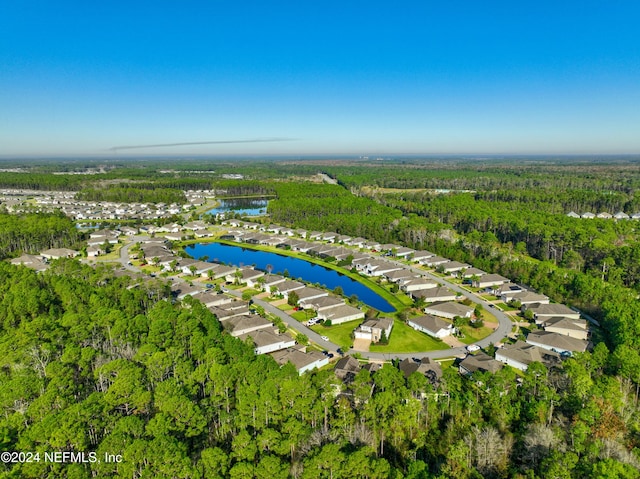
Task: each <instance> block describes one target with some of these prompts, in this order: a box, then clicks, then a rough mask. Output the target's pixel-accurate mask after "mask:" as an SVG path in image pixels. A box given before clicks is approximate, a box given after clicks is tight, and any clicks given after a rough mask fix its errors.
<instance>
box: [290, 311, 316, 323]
mask: <svg viewBox="0 0 640 479" xmlns="http://www.w3.org/2000/svg"><path fill="white" fill-rule="evenodd" d="M291 317H292V318H293V319H295V320H296V321H300V322H304V321H308V320H310V319H311V318H315V317H316V312H315V311H313V310H309V311H296V312H295V313H293V314H292V315H291Z"/></svg>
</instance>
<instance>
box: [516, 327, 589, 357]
mask: <svg viewBox="0 0 640 479" xmlns="http://www.w3.org/2000/svg"><path fill="white" fill-rule="evenodd" d="M527 343H529V344H533V345H534V346H539V347H541V348H543V349H548V350H549V351H555V352H556V353H560V354H571V353H584V352H585V351H586V350H587V346H588V345H589V342H588V341H585V340H583V339H576V338H572V337H571V336H565V335H563V334H558V333H553V332H551V331H532V332H531V333H529V335H528V336H527Z"/></svg>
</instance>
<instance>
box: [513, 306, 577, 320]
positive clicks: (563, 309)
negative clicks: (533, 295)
mask: <svg viewBox="0 0 640 479" xmlns="http://www.w3.org/2000/svg"><path fill="white" fill-rule="evenodd" d="M528 310H531V311H532V312H533V317H534V319H535V320H536V323H538V322H540V323H543V322H544V321H546V320H547V319H548V318H552V317H559V316H562V317H565V318H572V319H580V313H578V312H577V311H574V310H573V309H571V308H569V307H568V306H565V305H564V304H560V303H550V304H544V303H533V304H526V305H524V306H522V311H523V312H524V311H528Z"/></svg>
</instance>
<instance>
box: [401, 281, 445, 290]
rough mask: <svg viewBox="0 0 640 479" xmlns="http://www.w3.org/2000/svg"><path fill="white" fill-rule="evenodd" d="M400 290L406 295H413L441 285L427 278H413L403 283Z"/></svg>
mask: <svg viewBox="0 0 640 479" xmlns="http://www.w3.org/2000/svg"><path fill="white" fill-rule="evenodd" d="M400 284H401V286H400V289H401V290H402V291H404V292H405V293H411V292H413V291H420V290H423V289H433V288H437V287H438V286H440V283H436V282H435V281H431V280H428V279H425V278H411V279H407V280H404V281H402V282H401V283H400Z"/></svg>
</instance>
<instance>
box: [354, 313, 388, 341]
mask: <svg viewBox="0 0 640 479" xmlns="http://www.w3.org/2000/svg"><path fill="white" fill-rule="evenodd" d="M363 317H364V316H363ZM392 330H393V319H392V318H375V319H369V320H367V321H365V322H364V323H362V324H361V325H360V326H358V327H357V328H356V329H355V330H354V331H353V334H354V336H355V337H356V338H358V339H366V340H368V341H371V342H372V343H377V342H379V341H380V339H382V333H383V332H384V335H385V336H386V338H387V340H388V339H389V338H390V337H391V331H392Z"/></svg>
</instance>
